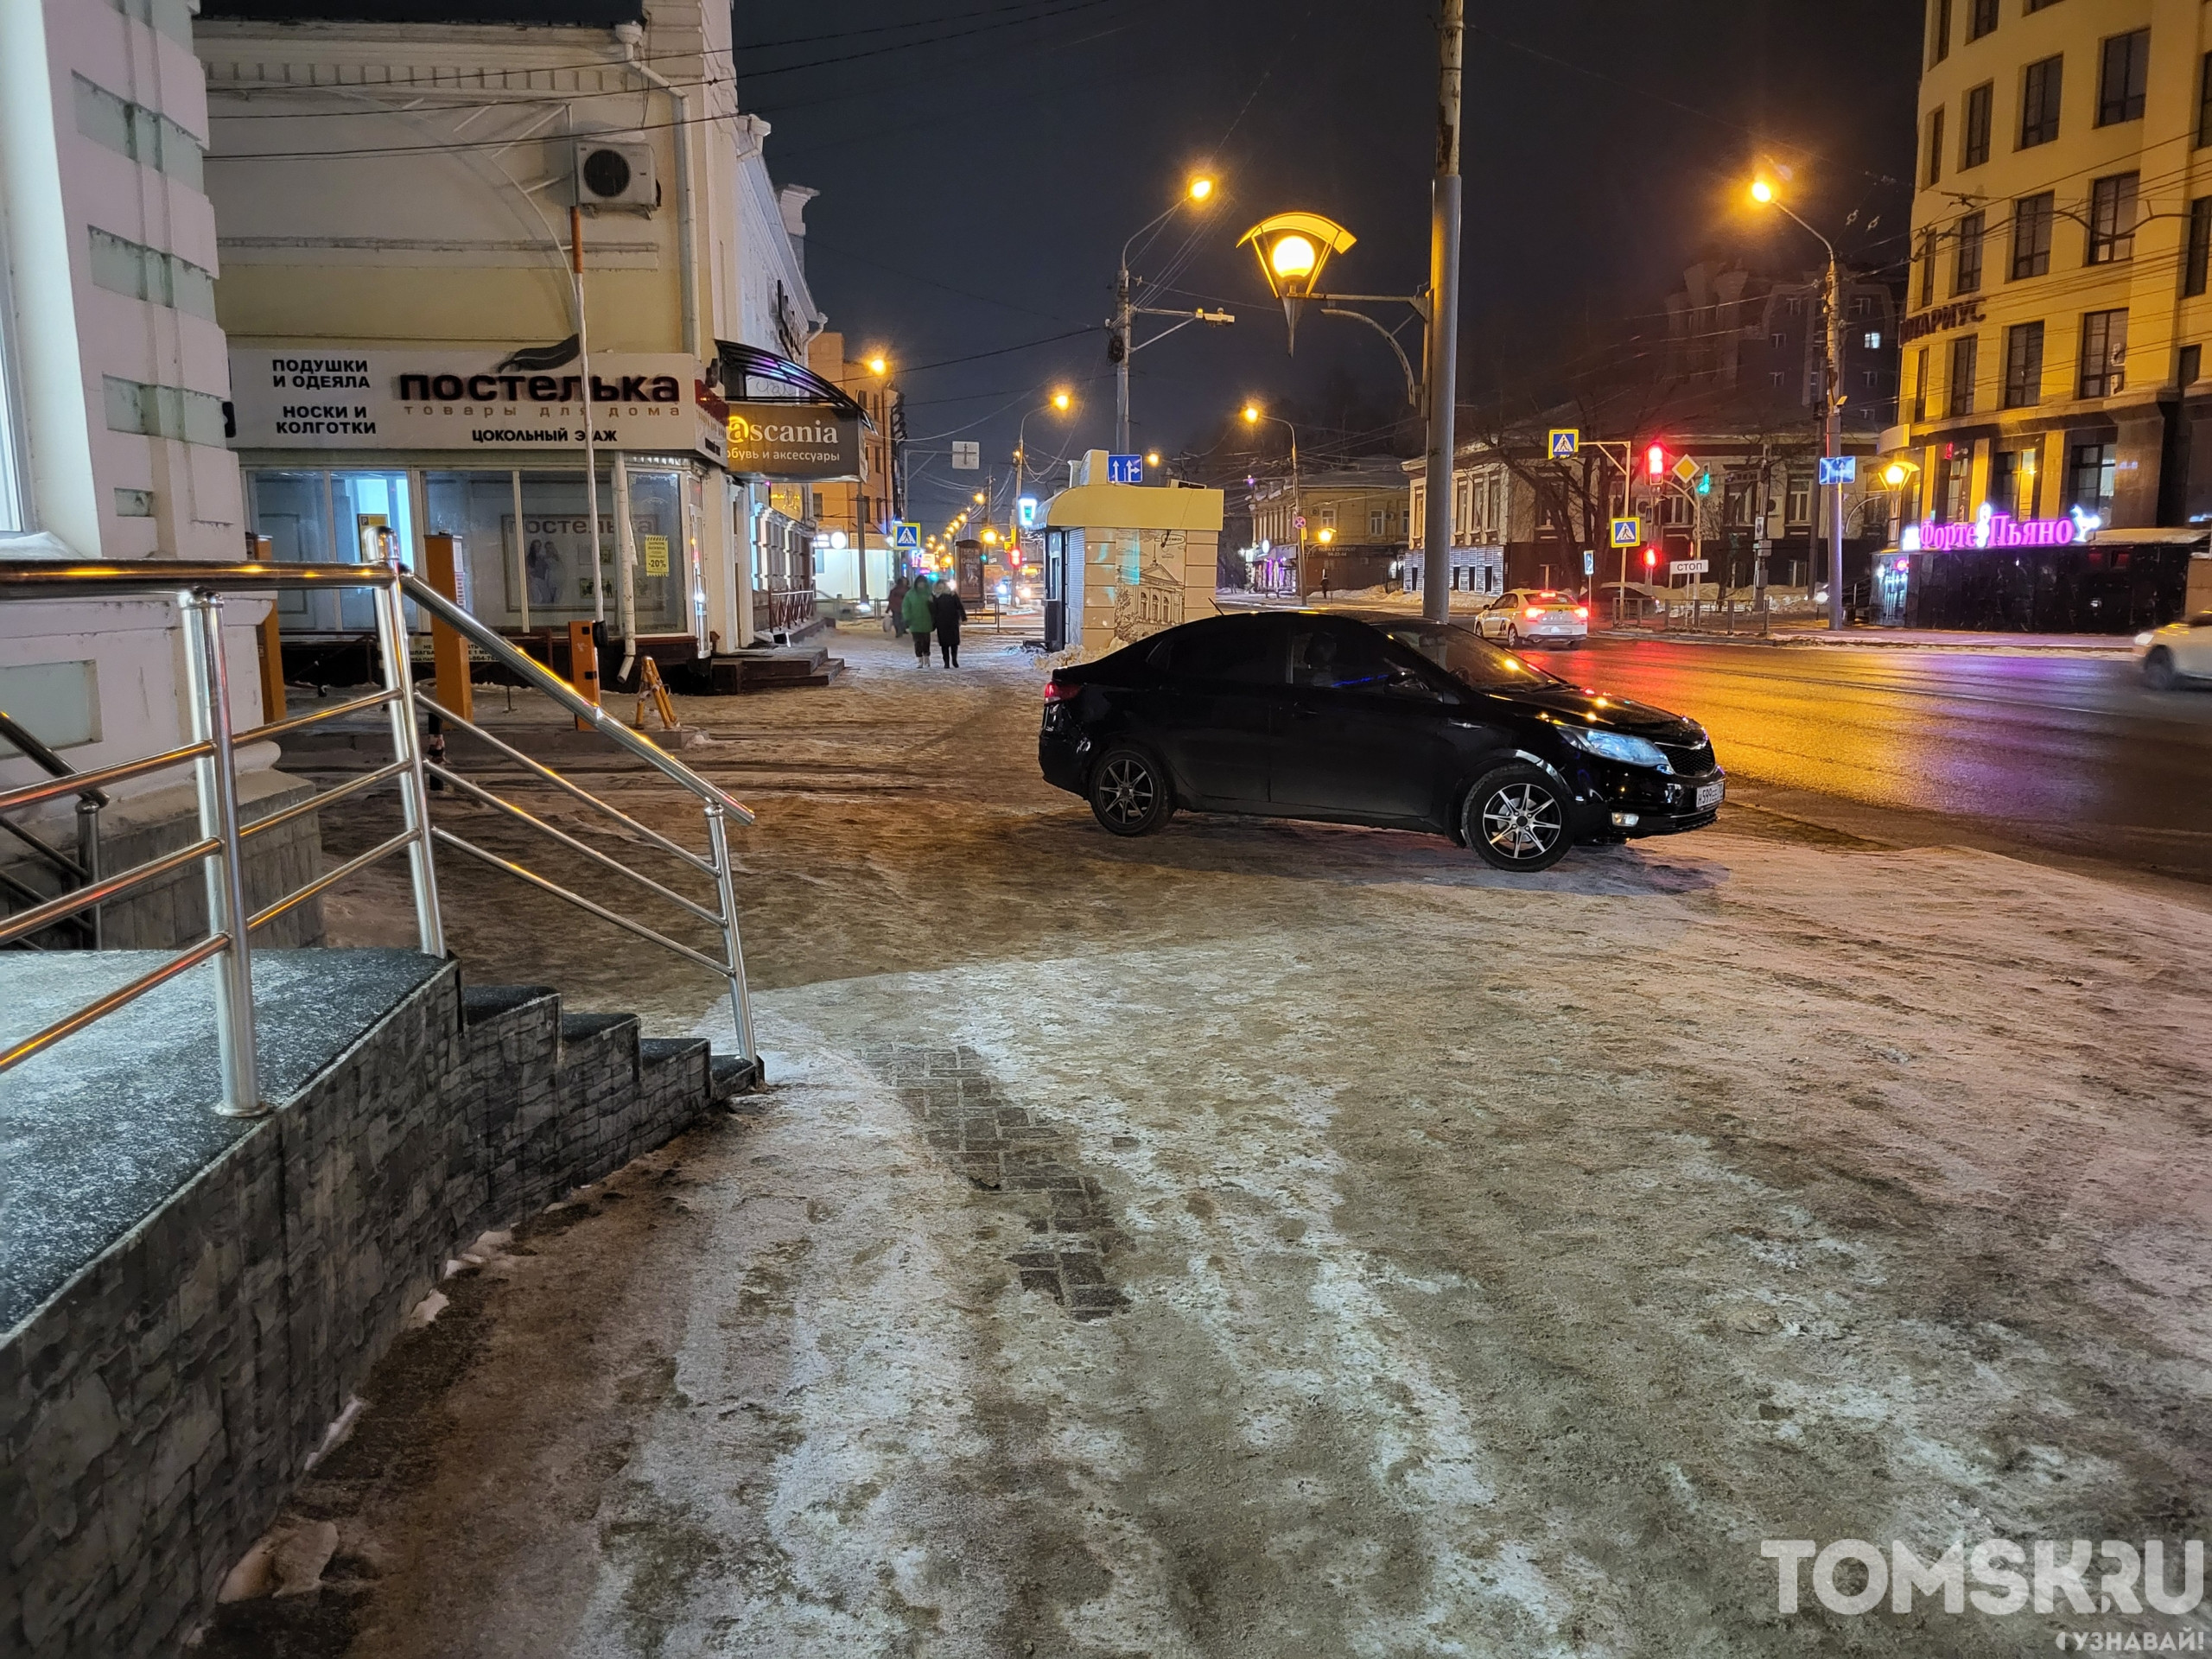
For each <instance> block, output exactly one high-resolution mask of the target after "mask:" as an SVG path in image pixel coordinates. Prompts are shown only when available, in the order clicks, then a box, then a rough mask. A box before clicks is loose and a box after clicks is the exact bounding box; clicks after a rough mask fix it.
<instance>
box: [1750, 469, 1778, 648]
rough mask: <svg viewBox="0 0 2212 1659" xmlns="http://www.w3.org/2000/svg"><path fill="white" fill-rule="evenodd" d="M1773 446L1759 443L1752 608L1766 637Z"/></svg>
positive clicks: (1752, 570)
mask: <svg viewBox="0 0 2212 1659" xmlns="http://www.w3.org/2000/svg"><path fill="white" fill-rule="evenodd" d="M1773 469H1774V454H1773V446H1772V445H1771V444H1770V442H1768V441H1767V440H1766V439H1764V438H1762V439H1760V440H1759V482H1758V491H1759V499H1758V527H1759V528H1758V535H1757V536H1756V537H1753V538H1752V541H1751V604H1752V606H1753V607H1755V608H1756V609H1757V610H1758V613H1759V632H1760V633H1761V634H1762V635H1764V633H1765V632H1766V624H1767V608H1766V563H1767V556H1768V555H1769V554H1770V553H1771V552H1772V551H1773V550H1774V543H1773V542H1772V541H1771V540H1770V539H1769V537H1768V535H1767V525H1768V524H1769V523H1770V520H1771V518H1772V517H1773V515H1772V513H1771V512H1770V508H1771V507H1772V505H1773V500H1772V498H1771V497H1770V495H1769V494H1768V491H1770V489H1772V488H1773V482H1772V474H1773Z"/></svg>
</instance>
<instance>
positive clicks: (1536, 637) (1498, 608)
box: [1475, 588, 1590, 651]
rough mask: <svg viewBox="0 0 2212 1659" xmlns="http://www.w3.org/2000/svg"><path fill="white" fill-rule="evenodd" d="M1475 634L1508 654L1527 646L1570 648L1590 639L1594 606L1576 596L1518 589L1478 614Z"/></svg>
mask: <svg viewBox="0 0 2212 1659" xmlns="http://www.w3.org/2000/svg"><path fill="white" fill-rule="evenodd" d="M1475 632H1478V633H1479V634H1481V635H1482V637H1483V638H1484V639H1495V640H1497V641H1498V642H1499V643H1500V644H1502V645H1503V646H1504V647H1505V648H1506V649H1507V650H1508V651H1518V650H1520V649H1521V648H1522V646H1523V645H1563V646H1566V647H1567V648H1568V649H1570V650H1571V649H1573V647H1574V646H1576V645H1580V644H1581V643H1582V642H1583V641H1584V640H1585V639H1588V638H1589V637H1590V607H1588V606H1587V605H1585V604H1584V603H1583V602H1582V601H1580V600H1579V599H1577V598H1576V597H1575V596H1574V595H1573V594H1560V593H1554V592H1553V591H1552V590H1551V589H1549V588H1510V589H1509V590H1508V591H1506V592H1505V593H1503V594H1499V595H1498V596H1497V599H1496V600H1495V601H1492V603H1491V607H1490V608H1489V609H1488V610H1486V611H1480V612H1478V613H1476V615H1475Z"/></svg>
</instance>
